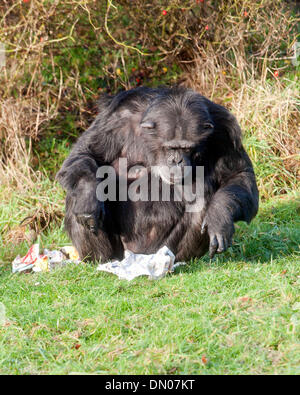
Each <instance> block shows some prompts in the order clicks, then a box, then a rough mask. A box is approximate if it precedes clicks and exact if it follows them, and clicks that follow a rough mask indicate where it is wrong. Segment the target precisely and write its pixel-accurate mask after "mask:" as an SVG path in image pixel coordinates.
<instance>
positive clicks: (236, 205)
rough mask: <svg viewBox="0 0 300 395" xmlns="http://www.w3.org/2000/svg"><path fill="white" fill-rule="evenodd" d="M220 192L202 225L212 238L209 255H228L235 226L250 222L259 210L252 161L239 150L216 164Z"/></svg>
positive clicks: (211, 202) (214, 197)
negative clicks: (227, 250) (238, 222)
mask: <svg viewBox="0 0 300 395" xmlns="http://www.w3.org/2000/svg"><path fill="white" fill-rule="evenodd" d="M215 175H216V177H217V180H216V182H217V184H218V185H219V188H218V190H217V191H216V192H215V194H214V195H213V196H212V199H211V201H210V202H209V204H208V209H207V212H206V215H205V217H204V221H203V224H202V229H203V231H204V230H205V229H207V232H208V234H209V238H210V247H209V253H210V256H211V257H213V256H214V254H215V253H216V252H222V251H225V250H226V249H227V248H228V246H229V245H230V244H231V239H232V235H233V233H234V225H233V224H234V222H236V221H246V222H248V223H249V222H250V221H251V219H252V218H253V217H254V216H255V215H256V213H257V210H258V190H257V186H256V181H255V175H254V171H253V168H252V164H251V161H250V159H249V157H248V155H247V154H246V152H245V151H244V149H243V147H240V149H239V150H238V151H236V150H235V151H234V150H232V152H231V153H230V155H226V156H224V157H222V158H220V159H219V161H218V162H217V163H216V168H215Z"/></svg>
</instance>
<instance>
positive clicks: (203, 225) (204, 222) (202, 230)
mask: <svg viewBox="0 0 300 395" xmlns="http://www.w3.org/2000/svg"><path fill="white" fill-rule="evenodd" d="M206 227H207V222H206V219H205V218H204V220H203V222H202V225H201V234H202V235H203V233H204V232H205V230H206Z"/></svg>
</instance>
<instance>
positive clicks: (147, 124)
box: [141, 121, 155, 129]
mask: <svg viewBox="0 0 300 395" xmlns="http://www.w3.org/2000/svg"><path fill="white" fill-rule="evenodd" d="M141 127H142V128H145V129H154V128H155V123H154V122H152V121H144V122H142V123H141Z"/></svg>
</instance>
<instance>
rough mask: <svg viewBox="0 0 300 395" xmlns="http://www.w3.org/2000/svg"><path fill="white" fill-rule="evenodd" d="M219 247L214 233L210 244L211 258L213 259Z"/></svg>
mask: <svg viewBox="0 0 300 395" xmlns="http://www.w3.org/2000/svg"><path fill="white" fill-rule="evenodd" d="M217 248H218V241H217V238H216V236H215V235H214V236H213V238H212V240H211V242H210V244H209V257H210V259H212V258H213V257H214V255H215V253H216V252H217Z"/></svg>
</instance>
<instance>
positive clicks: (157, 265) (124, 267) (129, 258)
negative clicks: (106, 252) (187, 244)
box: [97, 246, 185, 281]
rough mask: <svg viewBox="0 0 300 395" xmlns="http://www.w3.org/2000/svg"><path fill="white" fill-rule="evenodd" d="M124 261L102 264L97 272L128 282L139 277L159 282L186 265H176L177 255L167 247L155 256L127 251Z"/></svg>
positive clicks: (180, 263)
mask: <svg viewBox="0 0 300 395" xmlns="http://www.w3.org/2000/svg"><path fill="white" fill-rule="evenodd" d="M124 255H125V258H124V259H123V260H122V261H117V260H116V261H112V262H107V263H104V264H100V265H98V267H97V270H99V271H103V272H109V273H113V274H116V275H117V276H118V277H119V278H121V279H125V280H128V281H131V280H133V279H134V278H135V277H138V276H149V278H150V279H151V280H158V279H160V278H162V277H164V276H165V275H166V274H167V273H170V272H173V271H174V268H175V267H177V266H179V265H182V264H185V263H184V262H179V263H176V264H174V262H175V255H174V254H173V252H172V251H171V250H170V249H169V248H168V247H167V246H164V247H162V248H160V249H159V250H158V251H157V252H156V253H155V254H150V255H144V254H134V253H133V252H131V251H129V250H126V251H125V253H124Z"/></svg>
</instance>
